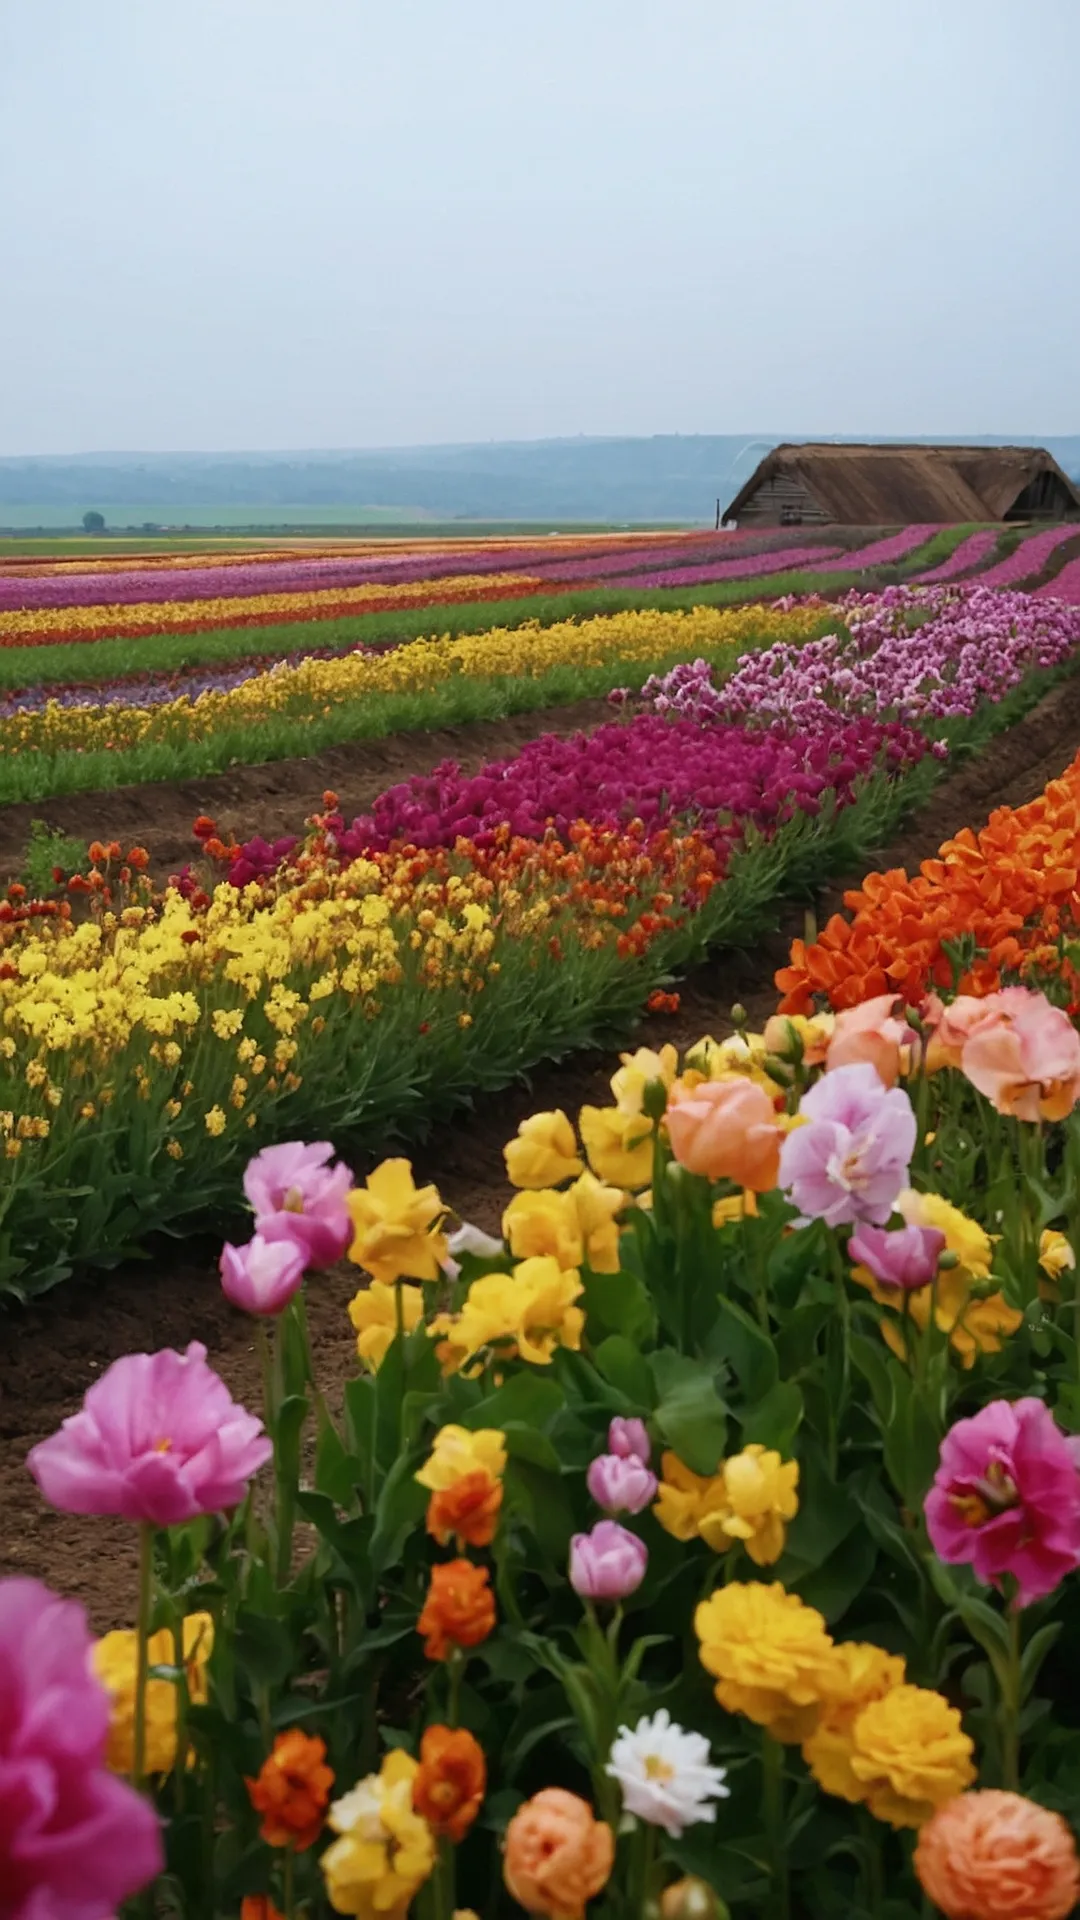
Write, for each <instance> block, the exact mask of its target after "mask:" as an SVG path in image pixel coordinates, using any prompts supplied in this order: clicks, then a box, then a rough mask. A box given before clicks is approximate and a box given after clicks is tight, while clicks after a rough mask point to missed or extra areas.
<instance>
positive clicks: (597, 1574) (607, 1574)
mask: <svg viewBox="0 0 1080 1920" xmlns="http://www.w3.org/2000/svg"><path fill="white" fill-rule="evenodd" d="M648 1564H649V1552H648V1548H647V1547H646V1545H645V1543H644V1541H643V1540H639V1539H638V1537H637V1535H636V1533H628V1532H627V1529H626V1528H625V1527H620V1525H619V1523H618V1521H617V1520H598V1521H597V1523H596V1525H595V1527H593V1529H592V1532H591V1533H575V1534H574V1536H573V1538H572V1539H571V1541H570V1585H571V1586H572V1587H573V1589H574V1592H575V1593H578V1594H580V1595H581V1598H582V1599H583V1600H625V1599H627V1598H628V1596H629V1595H630V1594H632V1593H636V1591H637V1589H638V1587H640V1585H641V1583H642V1581H643V1580H644V1578H645V1569H646V1567H647V1566H648Z"/></svg>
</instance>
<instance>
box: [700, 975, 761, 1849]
mask: <svg viewBox="0 0 1080 1920" xmlns="http://www.w3.org/2000/svg"><path fill="white" fill-rule="evenodd" d="M749 1018H750V1016H749V1014H748V1013H747V1011H746V1008H745V1007H744V1006H743V1004H742V1001H741V1000H736V1002H735V1005H734V1006H733V1007H732V1009H731V1024H732V1026H733V1027H734V1029H735V1031H736V1033H741V1032H742V1030H743V1028H744V1027H745V1025H746V1022H747V1020H748V1019H749ZM702 1885H704V1882H702Z"/></svg>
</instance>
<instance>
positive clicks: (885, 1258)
mask: <svg viewBox="0 0 1080 1920" xmlns="http://www.w3.org/2000/svg"><path fill="white" fill-rule="evenodd" d="M944 1250H945V1235H944V1234H943V1233H942V1232H940V1230H939V1229H938V1228H937V1227H897V1228H896V1230H895V1231H894V1232H893V1233H888V1232H886V1230H885V1228H884V1227H868V1226H866V1225H862V1226H858V1227H856V1229H855V1232H854V1233H853V1234H852V1236H851V1239H850V1240H849V1241H848V1254H849V1255H850V1257H851V1259H852V1260H855V1261H858V1263H859V1264H860V1265H861V1266H864V1267H867V1268H869V1271H870V1272H871V1273H872V1274H873V1276H874V1279H875V1280H877V1281H878V1282H879V1283H880V1285H881V1286H883V1287H901V1288H902V1289H903V1291H904V1292H905V1293H917V1292H918V1290H919V1288H920V1287H926V1286H929V1284H930V1282H931V1280H932V1279H933V1278H934V1275H935V1273H936V1272H937V1268H938V1261H939V1259H940V1258H941V1255H942V1253H943V1252H944Z"/></svg>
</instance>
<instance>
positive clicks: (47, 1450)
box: [27, 1340, 273, 1527]
mask: <svg viewBox="0 0 1080 1920" xmlns="http://www.w3.org/2000/svg"><path fill="white" fill-rule="evenodd" d="M272 1451H273V1449H272V1447H271V1444H270V1441H269V1440H268V1438H267V1436H266V1434H265V1433H264V1432H263V1428H262V1423H261V1421H259V1420H256V1419H255V1417H254V1415H253V1414H250V1413H246V1412H245V1411H244V1409H243V1407H239V1406H237V1405H236V1403H235V1401H233V1400H232V1399H231V1398H230V1395H229V1390H228V1388H227V1386H226V1385H225V1382H224V1381H223V1380H221V1379H220V1378H219V1377H218V1375H217V1374H216V1373H215V1372H214V1371H213V1369H212V1368H211V1367H208V1366H207V1364H206V1348H205V1347H204V1346H202V1345H201V1344H200V1342H199V1341H197V1340H193V1341H192V1343H191V1345H190V1346H189V1347H188V1350H187V1352H186V1353H175V1352H173V1350H172V1349H171V1348H169V1347H166V1348H165V1350H164V1351H163V1352H161V1353H126V1354H124V1355H123V1356H122V1358H121V1359H119V1360H114V1362H113V1364H112V1366H111V1367H110V1368H109V1369H108V1371H107V1372H106V1373H103V1374H102V1376H101V1379H100V1380H96V1381H95V1382H94V1385H93V1386H92V1387H91V1388H90V1389H89V1391H88V1393H87V1395H86V1398H85V1400H84V1401H83V1404H82V1409H81V1411H80V1412H79V1413H76V1414H72V1416H71V1417H70V1419H67V1420H65V1421H64V1423H63V1425H62V1426H61V1428H60V1429H59V1431H58V1432H57V1433H54V1434H51V1435H50V1437H49V1439H48V1440H42V1441H40V1442H39V1443H38V1445H37V1446H36V1447H32V1448H31V1450H30V1452H29V1454H28V1455H27V1466H28V1467H29V1468H30V1471H31V1473H32V1474H33V1476H34V1479H35V1480H36V1481H37V1484H38V1486H39V1487H40V1489H41V1491H42V1493H43V1494H44V1496H45V1498H46V1500H48V1501H49V1502H50V1503H51V1505H52V1506H54V1507H58V1508H59V1509H60V1511H61V1512H62V1513H92V1514H98V1515H105V1514H120V1515H121V1516H122V1517H123V1518H124V1519H125V1520H138V1521H145V1522H146V1523H147V1524H149V1525H150V1526H154V1527H172V1526H176V1525H178V1524H179V1523H180V1522H182V1521H184V1520H193V1519H194V1518H195V1516H196V1515H197V1514H203V1513H220V1512H222V1511H223V1510H225V1509H226V1508H229V1507H235V1506H238V1505H239V1503H240V1501H241V1500H242V1499H243V1497H244V1493H245V1491H246V1489H247V1484H248V1481H249V1480H250V1479H251V1477H252V1475H253V1474H254V1473H257V1472H258V1470H259V1468H260V1467H261V1466H264V1465H265V1463H266V1461H267V1460H269V1458H270V1455H271V1453H272Z"/></svg>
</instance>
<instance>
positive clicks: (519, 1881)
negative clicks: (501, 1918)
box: [503, 1787, 615, 1920]
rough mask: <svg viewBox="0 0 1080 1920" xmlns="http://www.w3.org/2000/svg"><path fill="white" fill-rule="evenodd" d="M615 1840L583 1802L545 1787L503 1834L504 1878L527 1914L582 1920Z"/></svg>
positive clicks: (598, 1887) (601, 1884) (612, 1855)
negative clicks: (504, 1852)
mask: <svg viewBox="0 0 1080 1920" xmlns="http://www.w3.org/2000/svg"><path fill="white" fill-rule="evenodd" d="M614 1859H615V1836H614V1834H613V1833H612V1831H611V1828H610V1827H609V1826H605V1824H604V1822H603V1821H602V1820H597V1819H595V1818H594V1815H593V1810H592V1808H591V1807H590V1806H589V1804H588V1801H586V1800H581V1799H579V1798H578V1796H577V1794H576V1793H567V1792H566V1789H565V1788H564V1787H545V1788H544V1789H543V1791H542V1792H541V1793H534V1794H533V1797H532V1799H531V1800H526V1802H525V1805H524V1806H523V1807H519V1808H518V1811H517V1812H516V1813H515V1815H514V1817H513V1819H512V1820H511V1822H510V1825H509V1826H508V1827H507V1829H506V1855H505V1859H504V1862H503V1878H504V1880H505V1881H506V1885H507V1887H508V1889H509V1891H510V1893H511V1894H512V1895H513V1897H514V1899H515V1900H516V1901H517V1902H518V1905H519V1906H522V1907H524V1908H525V1910H526V1912H527V1913H540V1914H544V1915H545V1916H546V1917H547V1920H582V1916H583V1914H584V1912H585V1906H586V1903H587V1902H588V1901H589V1900H591V1899H592V1898H593V1897H594V1895H595V1894H598V1893H599V1892H600V1890H601V1888H602V1887H605V1886H606V1885H607V1882H608V1877H609V1875H610V1873H611V1868H612V1864H613V1862H614Z"/></svg>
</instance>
